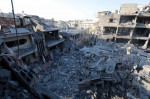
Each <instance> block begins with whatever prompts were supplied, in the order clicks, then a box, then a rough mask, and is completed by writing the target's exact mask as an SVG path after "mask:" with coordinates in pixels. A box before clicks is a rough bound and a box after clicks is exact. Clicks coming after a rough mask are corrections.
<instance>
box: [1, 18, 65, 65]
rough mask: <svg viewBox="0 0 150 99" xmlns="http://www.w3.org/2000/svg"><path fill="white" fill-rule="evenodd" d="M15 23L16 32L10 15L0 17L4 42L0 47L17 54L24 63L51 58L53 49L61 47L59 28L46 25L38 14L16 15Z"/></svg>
mask: <svg viewBox="0 0 150 99" xmlns="http://www.w3.org/2000/svg"><path fill="white" fill-rule="evenodd" d="M16 24H17V33H16V30H15V27H14V20H13V18H12V17H6V16H5V17H4V16H3V17H0V39H1V43H2V42H3V43H4V44H3V45H4V48H1V49H7V50H8V51H9V53H10V54H13V55H17V54H18V57H19V58H21V59H22V60H23V61H24V62H25V63H28V64H30V63H33V62H35V61H38V60H39V59H40V58H42V59H43V61H46V58H49V59H53V58H54V53H55V49H59V48H60V49H61V48H62V45H63V44H62V43H63V42H64V39H63V38H62V37H60V36H59V34H58V32H59V29H58V28H52V27H50V26H47V25H46V24H45V23H44V22H43V21H42V20H41V19H40V18H39V17H38V16H23V17H19V18H18V17H16ZM5 51H6V50H5ZM3 53H4V52H3ZM49 53H51V54H50V55H49ZM31 59H32V60H31Z"/></svg>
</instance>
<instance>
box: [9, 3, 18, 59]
mask: <svg viewBox="0 0 150 99" xmlns="http://www.w3.org/2000/svg"><path fill="white" fill-rule="evenodd" d="M11 5H12V13H13V18H14V24H15V30H16V35H17V41H18V57H19V52H20V48H19V38H18V32H17V26H16V19H15V13H14V6H13V0H11Z"/></svg>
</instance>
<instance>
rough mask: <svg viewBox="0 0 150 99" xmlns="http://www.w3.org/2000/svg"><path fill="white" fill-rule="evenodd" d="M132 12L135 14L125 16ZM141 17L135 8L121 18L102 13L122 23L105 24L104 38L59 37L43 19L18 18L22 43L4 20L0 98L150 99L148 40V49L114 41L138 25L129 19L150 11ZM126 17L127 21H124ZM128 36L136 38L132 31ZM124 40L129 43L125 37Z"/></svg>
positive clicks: (0, 23)
mask: <svg viewBox="0 0 150 99" xmlns="http://www.w3.org/2000/svg"><path fill="white" fill-rule="evenodd" d="M128 6H132V8H134V9H132V10H131V11H129V12H128V11H127V12H126V10H125V9H128ZM137 11H139V9H138V10H137V5H136V4H131V5H130V4H129V5H128V4H125V5H122V9H121V15H120V16H119V15H118V14H117V13H116V11H112V12H113V14H112V13H111V12H110V11H104V12H99V14H100V15H102V16H103V18H108V17H110V16H109V15H111V16H112V17H111V18H115V19H116V18H118V17H121V18H122V20H120V23H117V21H116V20H112V19H110V20H109V23H111V24H112V25H114V26H115V27H107V25H108V24H103V25H104V26H101V28H100V30H101V29H102V30H103V36H101V35H100V37H99V35H97V34H91V33H89V32H88V31H87V30H84V31H83V30H82V31H79V30H75V31H74V32H71V31H72V30H71V31H69V32H65V31H61V32H60V31H59V29H58V28H56V27H53V28H52V27H50V26H48V25H46V24H45V23H43V21H42V20H41V19H40V17H38V16H23V17H21V18H16V20H18V21H17V26H18V27H17V30H18V36H19V40H17V35H16V33H15V29H14V24H13V21H12V18H8V20H7V21H5V20H4V19H5V17H3V18H0V27H1V28H0V97H1V98H2V99H12V98H16V99H20V98H21V99H32V98H34V99H36V98H37V99H124V98H125V99H149V98H150V50H149V44H148V42H149V35H147V38H146V41H145V42H144V45H140V43H138V44H132V43H130V40H131V41H132V40H133V39H138V38H129V41H128V43H118V42H117V37H116V36H115V35H114V33H116V34H118V33H120V34H123V32H120V30H119V29H120V28H121V26H128V27H130V26H131V25H135V24H134V20H132V22H131V19H134V18H132V17H131V18H129V19H130V20H128V16H127V15H132V14H133V12H134V14H135V13H136V14H137V13H142V14H145V13H149V11H150V8H149V6H144V8H143V10H142V11H139V12H137ZM126 13H128V14H127V15H125V17H127V20H126V21H125V20H124V17H123V16H124V14H126ZM104 14H105V15H107V17H104ZM102 16H101V17H102ZM143 16H144V17H145V15H143ZM135 17H141V16H138V15H135ZM6 19H7V18H6ZM108 19H109V18H108ZM99 21H102V20H99ZM103 21H104V20H103ZM124 21H125V22H124ZM5 23H7V24H5ZM106 23H107V22H106ZM115 23H116V24H118V25H119V26H117V25H116V24H115ZM120 25H121V26H120ZM116 26H117V27H116ZM124 28H125V30H130V29H126V27H124ZM140 28H141V27H140ZM121 30H122V29H121ZM133 30H135V27H133ZM107 32H109V33H107ZM125 32H132V33H133V31H132V30H131V31H125ZM132 33H131V34H132ZM134 33H135V32H134ZM112 34H113V36H112ZM129 34H130V33H129ZM105 36H106V37H105ZM109 36H111V38H109ZM130 36H131V35H130ZM131 37H132V36H131ZM102 38H103V39H102ZM124 38H125V37H124ZM112 39H116V40H112ZM125 39H126V38H125ZM140 39H143V38H140ZM120 40H121V41H122V42H124V41H125V40H124V39H123V38H122V37H121V38H120ZM17 41H18V42H19V43H17ZM113 41H114V42H113ZM18 46H19V47H20V49H19V48H17V47H18Z"/></svg>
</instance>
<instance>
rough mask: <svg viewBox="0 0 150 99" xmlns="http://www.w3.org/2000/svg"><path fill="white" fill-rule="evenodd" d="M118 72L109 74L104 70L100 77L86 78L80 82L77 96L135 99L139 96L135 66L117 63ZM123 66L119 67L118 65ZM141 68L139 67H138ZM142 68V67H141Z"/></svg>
mask: <svg viewBox="0 0 150 99" xmlns="http://www.w3.org/2000/svg"><path fill="white" fill-rule="evenodd" d="M117 65H118V66H116V72H115V73H112V74H107V73H105V72H104V71H102V73H101V75H100V77H99V78H95V79H90V80H84V81H81V82H80V83H79V91H78V93H77V95H76V98H79V99H130V98H131V99H135V98H139V87H138V82H136V81H137V75H136V74H134V73H133V71H132V70H133V67H130V70H129V68H128V69H127V68H126V67H125V66H123V67H124V68H122V66H121V64H117ZM119 66H120V67H121V68H118V67H119ZM137 69H138V70H139V68H137ZM140 70H141V68H140Z"/></svg>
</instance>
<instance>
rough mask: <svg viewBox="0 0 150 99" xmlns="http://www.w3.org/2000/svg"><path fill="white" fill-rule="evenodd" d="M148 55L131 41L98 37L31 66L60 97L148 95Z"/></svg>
mask: <svg viewBox="0 0 150 99" xmlns="http://www.w3.org/2000/svg"><path fill="white" fill-rule="evenodd" d="M149 57H150V55H149V54H148V53H147V52H146V51H144V50H140V49H137V48H136V47H134V45H132V44H123V43H114V42H106V41H102V40H99V41H98V42H97V44H96V45H94V46H91V47H90V46H84V47H83V48H81V49H79V50H77V51H76V50H71V51H70V52H68V53H61V55H60V56H57V57H56V58H55V60H54V62H52V64H51V65H50V67H49V68H48V69H47V70H45V71H42V72H41V68H40V66H39V67H38V68H37V67H36V68H35V69H33V70H35V75H36V76H37V78H38V81H39V83H41V84H42V85H43V86H44V87H46V88H48V89H49V90H51V91H52V92H53V93H56V94H57V95H59V96H61V97H62V98H64V99H70V98H71V99H72V98H73V99H105V98H107V99H108V98H111V99H118V98H119V99H122V98H132V99H135V98H140V99H149V91H148V89H149V71H150V68H149V66H148V65H150V60H149Z"/></svg>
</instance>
